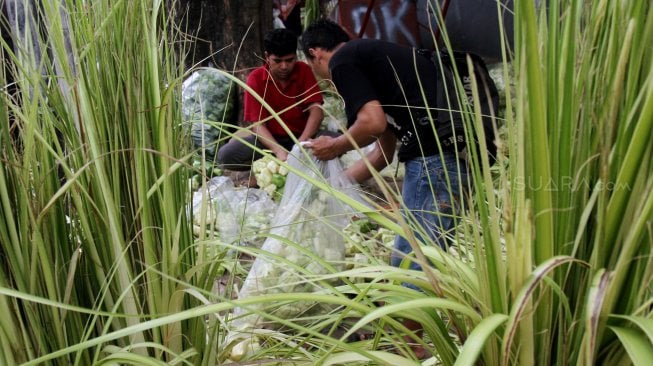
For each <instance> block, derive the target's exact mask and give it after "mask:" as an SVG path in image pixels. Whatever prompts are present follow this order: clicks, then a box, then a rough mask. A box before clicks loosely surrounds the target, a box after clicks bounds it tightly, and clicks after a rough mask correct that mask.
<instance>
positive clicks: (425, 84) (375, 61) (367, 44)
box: [329, 39, 439, 161]
mask: <svg viewBox="0 0 653 366" xmlns="http://www.w3.org/2000/svg"><path fill="white" fill-rule="evenodd" d="M329 69H330V70H331V78H332V80H333V82H334V84H335V86H336V88H337V89H338V92H339V93H340V94H341V95H342V97H343V98H344V100H345V111H346V114H347V120H348V125H349V126H351V125H352V124H353V123H354V121H355V120H356V115H357V113H358V111H359V109H360V108H361V107H362V106H363V105H364V104H365V103H367V102H369V101H371V100H378V101H379V102H380V103H381V105H382V107H383V109H384V111H385V113H386V114H388V115H390V116H391V117H392V119H393V120H394V121H393V120H389V121H388V122H389V124H390V127H391V128H392V131H393V132H394V134H395V135H396V136H397V139H398V140H399V141H400V142H401V147H400V149H399V160H400V161H405V160H408V159H411V158H415V157H418V156H430V155H435V154H437V152H438V150H437V144H436V143H435V141H436V140H435V131H434V127H433V126H432V125H431V123H430V121H429V118H426V117H427V116H428V115H429V111H430V114H431V115H432V118H433V120H436V117H437V113H436V109H435V108H436V101H437V90H438V84H437V83H438V80H439V71H438V69H437V67H436V66H435V64H434V63H433V62H431V60H430V59H429V58H427V57H425V56H422V55H420V54H419V53H417V52H416V50H415V49H414V48H410V47H405V46H401V45H397V44H394V43H390V42H386V41H381V40H373V39H358V40H352V41H349V42H347V43H345V44H344V45H343V46H342V47H340V49H338V50H337V51H336V53H335V54H334V55H333V57H332V58H331V61H330V62H329ZM427 109H429V111H427Z"/></svg>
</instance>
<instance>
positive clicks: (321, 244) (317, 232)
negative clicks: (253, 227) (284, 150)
mask: <svg viewBox="0 0 653 366" xmlns="http://www.w3.org/2000/svg"><path fill="white" fill-rule="evenodd" d="M309 154H310V153H309V152H305V151H302V150H300V149H299V147H297V146H295V148H293V150H292V151H291V153H290V154H289V155H288V161H287V163H288V165H289V166H290V169H289V170H290V173H289V174H288V176H287V178H286V186H285V190H284V195H283V197H282V199H281V202H280V203H279V207H278V209H277V212H276V214H275V217H274V220H273V221H272V223H271V226H272V229H271V230H270V233H271V235H270V237H269V238H268V239H266V240H265V242H264V243H263V246H262V247H261V249H262V252H263V253H262V254H260V255H259V256H258V257H257V259H256V261H255V262H254V264H253V265H252V268H251V270H250V272H249V274H248V276H247V278H246V279H245V281H244V283H243V286H242V288H241V290H240V293H239V296H238V297H239V299H243V298H247V297H250V296H260V295H266V294H277V293H291V292H315V291H319V290H320V289H322V288H323V286H324V285H326V283H325V282H322V281H315V279H316V278H318V277H319V276H320V275H324V274H327V273H334V272H339V271H341V270H342V269H343V267H344V259H345V245H344V238H343V234H342V229H343V228H344V227H345V226H347V225H348V224H349V223H350V222H351V219H352V217H353V215H354V214H355V213H354V210H353V209H352V208H351V207H349V206H348V205H345V204H343V203H342V202H340V201H339V200H338V199H336V198H335V197H333V192H331V193H329V192H327V191H323V190H321V189H320V188H318V187H316V186H315V185H313V184H312V183H311V182H310V181H309V180H308V179H306V178H304V177H302V176H301V175H300V174H296V173H295V171H294V169H296V170H298V171H300V172H302V173H303V174H305V175H306V176H308V177H310V178H313V179H316V180H318V181H319V180H322V181H324V180H326V182H328V184H329V186H330V187H332V188H333V189H334V190H339V191H341V192H344V193H346V194H347V195H349V196H350V197H352V198H355V199H360V196H359V194H358V190H357V186H356V185H354V184H352V183H351V182H349V181H348V180H347V179H346V178H345V177H344V174H343V166H342V163H341V162H340V160H339V159H335V160H331V161H318V160H317V159H315V158H314V157H312V155H309ZM293 168H294V169H293ZM316 305H318V304H315V303H312V302H292V303H285V304H270V303H266V304H260V305H257V306H255V307H253V308H249V310H261V311H265V312H267V313H270V314H273V315H275V316H278V317H281V318H283V319H292V318H296V317H298V316H301V315H308V314H309V313H310V312H312V311H317V310H318V309H322V310H324V308H323V307H321V306H316ZM234 315H235V316H236V318H235V319H234V323H233V325H234V326H235V328H237V329H244V328H254V327H258V326H264V327H268V328H270V327H274V324H265V325H264V324H262V318H261V317H260V316H258V315H257V314H249V315H246V314H245V310H244V309H241V308H237V309H236V311H235V312H234ZM244 315H246V316H244Z"/></svg>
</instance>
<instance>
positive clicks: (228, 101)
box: [181, 68, 236, 156]
mask: <svg viewBox="0 0 653 366" xmlns="http://www.w3.org/2000/svg"><path fill="white" fill-rule="evenodd" d="M235 96H236V87H235V84H234V83H233V82H232V81H231V80H229V78H227V77H226V76H225V75H224V74H222V73H221V72H220V71H219V70H218V69H215V68H202V69H199V70H197V71H195V72H193V74H191V76H190V77H188V78H187V79H186V80H184V83H183V84H182V91H181V98H182V105H181V113H182V117H183V119H184V122H186V123H190V125H191V131H190V132H191V139H192V141H193V144H194V146H195V147H196V148H204V150H205V152H206V154H207V155H208V156H215V152H216V150H217V145H218V142H219V141H220V135H221V132H222V129H221V128H216V127H215V126H214V125H212V124H211V123H215V122H224V123H229V122H231V121H232V119H233V115H234V104H235Z"/></svg>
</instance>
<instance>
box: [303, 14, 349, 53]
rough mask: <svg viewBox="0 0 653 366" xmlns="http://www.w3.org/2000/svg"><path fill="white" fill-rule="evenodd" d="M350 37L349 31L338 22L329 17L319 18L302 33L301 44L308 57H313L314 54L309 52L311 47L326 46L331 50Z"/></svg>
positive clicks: (326, 48) (325, 47)
mask: <svg viewBox="0 0 653 366" xmlns="http://www.w3.org/2000/svg"><path fill="white" fill-rule="evenodd" d="M349 39H350V38H349V35H348V34H347V32H345V31H344V29H342V27H340V26H339V25H338V23H335V22H334V21H332V20H329V19H319V20H316V21H315V22H313V23H311V24H310V25H309V26H308V27H307V28H306V30H305V31H304V33H303V34H302V39H301V46H302V50H303V51H304V55H305V56H306V58H308V59H312V58H313V56H311V55H310V53H309V52H308V50H309V49H311V48H324V49H325V50H327V51H331V50H333V49H334V48H335V47H336V46H337V45H339V44H340V43H342V42H347V41H349Z"/></svg>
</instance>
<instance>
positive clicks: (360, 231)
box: [342, 218, 395, 269]
mask: <svg viewBox="0 0 653 366" xmlns="http://www.w3.org/2000/svg"><path fill="white" fill-rule="evenodd" d="M342 232H343V234H344V235H345V239H346V240H345V256H346V258H347V260H346V262H347V269H353V268H357V267H360V266H362V265H366V264H373V263H386V264H387V263H388V262H389V260H390V254H391V253H392V248H393V245H394V240H395V233H394V232H393V231H392V230H389V229H386V228H384V227H380V226H379V225H378V224H376V223H374V222H372V221H370V220H369V219H367V218H360V219H357V220H355V221H352V222H351V223H350V224H348V225H347V226H346V227H345V228H344V229H343V230H342Z"/></svg>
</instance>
